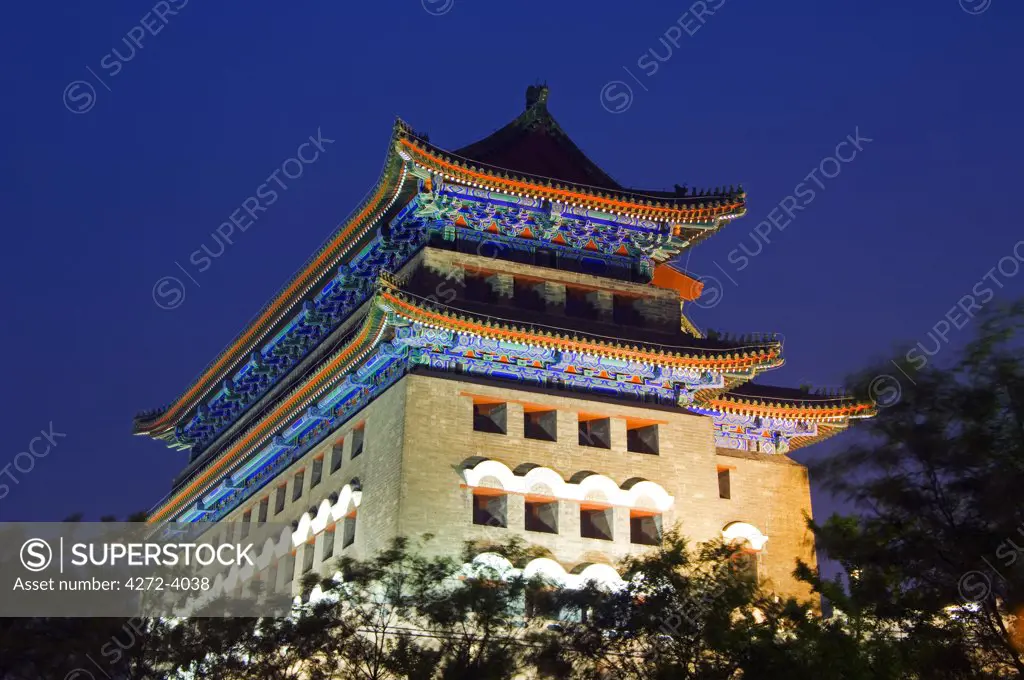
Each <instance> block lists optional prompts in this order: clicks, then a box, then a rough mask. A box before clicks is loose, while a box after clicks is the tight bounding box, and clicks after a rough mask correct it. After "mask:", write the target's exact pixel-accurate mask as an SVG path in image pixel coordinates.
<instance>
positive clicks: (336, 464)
mask: <svg viewBox="0 0 1024 680" xmlns="http://www.w3.org/2000/svg"><path fill="white" fill-rule="evenodd" d="M344 450H345V440H344V439H339V440H338V441H336V442H334V447H333V448H331V474H332V475H333V474H334V473H335V472H337V471H338V470H340V469H341V456H342V453H343V452H344Z"/></svg>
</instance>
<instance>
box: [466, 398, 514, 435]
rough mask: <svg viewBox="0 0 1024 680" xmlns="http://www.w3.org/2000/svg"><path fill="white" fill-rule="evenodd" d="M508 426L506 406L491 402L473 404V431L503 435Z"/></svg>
mask: <svg viewBox="0 0 1024 680" xmlns="http://www.w3.org/2000/svg"><path fill="white" fill-rule="evenodd" d="M507 426H508V405H507V404H504V403H493V402H487V403H484V402H480V403H477V402H474V403H473V429H474V430H476V431H477V432H491V433H493V434H505V433H506V432H507V431H508V430H507Z"/></svg>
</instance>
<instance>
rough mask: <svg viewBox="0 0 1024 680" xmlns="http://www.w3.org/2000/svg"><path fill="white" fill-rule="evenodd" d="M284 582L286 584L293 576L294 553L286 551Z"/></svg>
mask: <svg viewBox="0 0 1024 680" xmlns="http://www.w3.org/2000/svg"><path fill="white" fill-rule="evenodd" d="M282 568H283V569H284V583H285V585H288V584H289V583H291V582H292V580H293V579H294V578H295V553H294V552H292V553H288V555H287V557H285V558H284V566H283V567H282Z"/></svg>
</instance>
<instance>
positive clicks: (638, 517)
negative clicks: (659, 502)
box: [629, 510, 661, 545]
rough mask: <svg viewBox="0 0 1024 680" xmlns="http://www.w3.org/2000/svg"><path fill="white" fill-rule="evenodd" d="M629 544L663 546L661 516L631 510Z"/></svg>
mask: <svg viewBox="0 0 1024 680" xmlns="http://www.w3.org/2000/svg"><path fill="white" fill-rule="evenodd" d="M629 542H630V543H637V544H639V545H661V515H660V514H658V513H656V512H648V511H646V510H630V511H629Z"/></svg>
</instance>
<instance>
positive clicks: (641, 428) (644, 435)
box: [626, 420, 658, 456]
mask: <svg viewBox="0 0 1024 680" xmlns="http://www.w3.org/2000/svg"><path fill="white" fill-rule="evenodd" d="M630 425H631V423H630V422H629V421H628V420H627V421H626V450H627V451H630V452H632V453H648V454H652V455H655V456H656V455H658V426H657V425H637V426H633V427H631V426H630Z"/></svg>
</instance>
